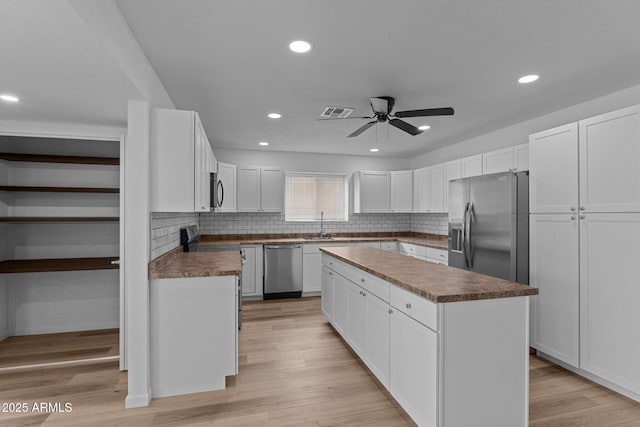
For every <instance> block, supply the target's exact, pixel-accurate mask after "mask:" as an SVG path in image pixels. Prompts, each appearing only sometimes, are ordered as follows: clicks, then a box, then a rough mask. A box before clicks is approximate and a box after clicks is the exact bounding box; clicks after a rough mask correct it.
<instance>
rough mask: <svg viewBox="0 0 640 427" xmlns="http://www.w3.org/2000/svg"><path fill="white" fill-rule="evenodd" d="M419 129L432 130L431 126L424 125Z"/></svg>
mask: <svg viewBox="0 0 640 427" xmlns="http://www.w3.org/2000/svg"><path fill="white" fill-rule="evenodd" d="M418 129H420V130H427V129H431V126H429V125H422V126H418Z"/></svg>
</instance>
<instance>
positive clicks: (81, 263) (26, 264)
mask: <svg viewBox="0 0 640 427" xmlns="http://www.w3.org/2000/svg"><path fill="white" fill-rule="evenodd" d="M116 260H118V257H101V258H52V259H16V260H6V261H0V274H1V273H41V272H50V271H85V270H113V269H118V268H119V265H117V264H112V261H116Z"/></svg>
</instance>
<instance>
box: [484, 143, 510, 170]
mask: <svg viewBox="0 0 640 427" xmlns="http://www.w3.org/2000/svg"><path fill="white" fill-rule="evenodd" d="M511 170H513V147H507V148H502V149H500V150H495V151H490V152H488V153H483V154H482V173H483V174H484V175H488V174H491V173H499V172H508V171H511Z"/></svg>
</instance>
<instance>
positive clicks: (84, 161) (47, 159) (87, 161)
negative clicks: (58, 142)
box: [0, 153, 120, 166]
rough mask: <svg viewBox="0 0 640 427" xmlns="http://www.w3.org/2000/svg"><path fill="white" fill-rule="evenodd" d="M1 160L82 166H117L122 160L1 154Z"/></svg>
mask: <svg viewBox="0 0 640 427" xmlns="http://www.w3.org/2000/svg"><path fill="white" fill-rule="evenodd" d="M0 160H7V161H10V162H36V163H75V164H80V165H114V166H117V165H119V164H120V159H119V158H117V157H87V156H53V155H49V154H17V153H0Z"/></svg>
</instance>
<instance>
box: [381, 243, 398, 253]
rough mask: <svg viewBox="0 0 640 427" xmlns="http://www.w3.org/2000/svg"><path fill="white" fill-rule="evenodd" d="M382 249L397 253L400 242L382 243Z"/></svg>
mask: <svg viewBox="0 0 640 427" xmlns="http://www.w3.org/2000/svg"><path fill="white" fill-rule="evenodd" d="M380 249H382V250H384V251H390V252H397V251H398V242H380Z"/></svg>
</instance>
